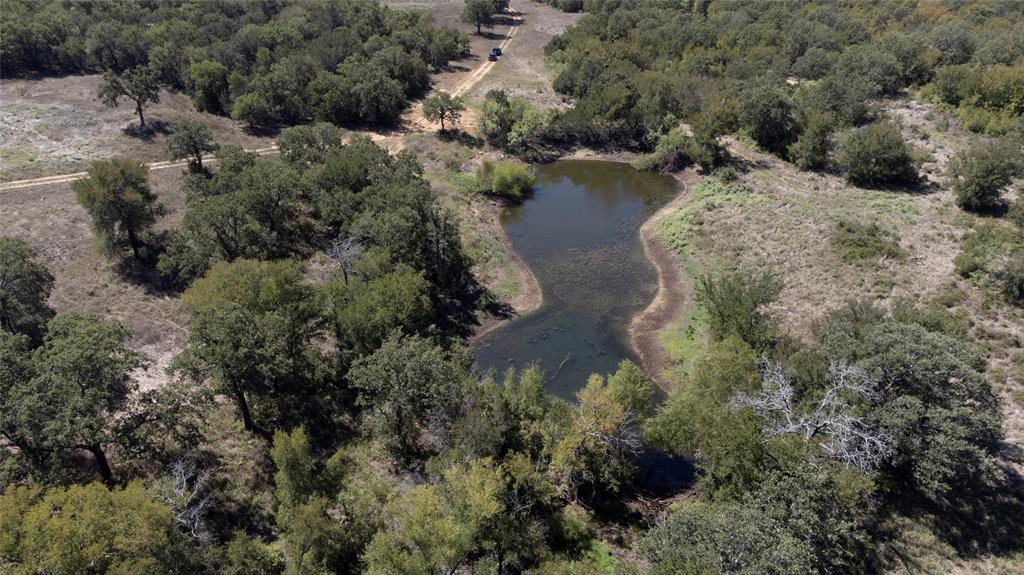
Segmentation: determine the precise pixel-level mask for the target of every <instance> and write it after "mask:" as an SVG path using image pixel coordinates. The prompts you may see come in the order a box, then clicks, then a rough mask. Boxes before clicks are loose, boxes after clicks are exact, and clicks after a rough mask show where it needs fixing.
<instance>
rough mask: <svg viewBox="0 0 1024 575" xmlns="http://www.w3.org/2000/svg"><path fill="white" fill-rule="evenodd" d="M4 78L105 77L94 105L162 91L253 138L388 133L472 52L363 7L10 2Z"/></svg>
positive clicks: (415, 15)
mask: <svg viewBox="0 0 1024 575" xmlns="http://www.w3.org/2000/svg"><path fill="white" fill-rule="evenodd" d="M0 18H2V26H3V28H4V30H5V31H7V33H5V34H4V38H3V42H2V44H0V53H2V54H3V58H4V66H5V74H7V75H12V76H20V75H24V74H29V73H37V72H48V73H53V72H57V73H82V72H92V71H105V72H106V75H105V78H104V82H103V85H102V86H101V89H100V96H101V97H102V98H103V100H104V101H106V102H108V103H110V105H114V104H115V103H116V101H117V99H118V98H119V97H122V96H123V97H127V98H129V99H131V100H132V101H133V102H134V103H135V106H136V112H137V113H138V114H139V122H140V124H142V125H145V118H144V115H143V110H144V108H145V106H146V104H147V103H149V102H155V101H158V99H159V90H160V88H161V87H168V88H173V89H184V90H186V91H187V92H189V93H190V94H191V95H192V98H193V101H194V103H195V105H196V108H197V109H199V110H203V111H208V112H212V113H225V114H226V113H230V114H231V115H232V117H235V118H238V119H240V120H244V121H246V122H247V123H249V124H250V125H251V126H254V127H265V126H269V125H272V124H276V123H282V122H283V123H296V122H301V121H304V120H306V119H308V118H309V117H311V116H316V117H317V118H319V119H325V120H330V121H333V122H335V123H352V124H364V123H387V122H391V121H394V120H395V119H397V117H398V114H400V113H401V111H402V110H403V109H404V107H405V103H406V99H407V98H409V97H413V96H417V95H419V94H421V93H422V92H423V90H424V89H425V88H426V87H427V70H428V67H435V68H437V67H440V66H444V65H445V64H447V63H448V61H449V60H453V59H457V58H460V57H461V56H462V54H463V52H464V51H465V49H466V46H467V43H468V40H467V38H466V36H465V35H464V34H461V33H459V32H457V31H456V30H453V29H451V28H435V27H433V26H432V25H431V23H430V16H429V15H428V14H425V13H422V12H418V11H406V10H392V9H389V8H386V7H384V6H382V5H381V4H379V3H377V2H373V1H370V0H344V1H322V2H295V1H284V2H271V3H265V4H252V5H249V4H232V3H227V4H223V3H215V2H201V3H199V4H196V5H184V4H176V3H173V2H157V3H152V4H139V3H127V4H122V3H103V4H99V5H95V6H94V5H91V4H70V5H68V4H65V3H62V2H59V1H53V2H44V3H40V2H33V1H22V0H17V1H13V2H10V3H5V5H4V10H3V11H2V12H0Z"/></svg>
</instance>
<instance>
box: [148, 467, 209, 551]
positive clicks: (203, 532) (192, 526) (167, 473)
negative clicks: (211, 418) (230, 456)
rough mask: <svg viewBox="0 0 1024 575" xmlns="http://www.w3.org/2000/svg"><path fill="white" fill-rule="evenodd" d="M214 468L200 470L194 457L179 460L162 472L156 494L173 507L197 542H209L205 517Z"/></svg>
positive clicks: (172, 509) (177, 520) (175, 518)
mask: <svg viewBox="0 0 1024 575" xmlns="http://www.w3.org/2000/svg"><path fill="white" fill-rule="evenodd" d="M212 477H213V470H211V469H200V468H199V466H198V465H197V464H196V462H195V460H193V459H191V458H181V459H177V460H175V461H174V463H172V464H171V465H170V466H168V467H167V468H166V469H165V470H164V473H163V477H162V480H161V481H159V482H158V483H157V486H156V489H155V490H154V492H155V493H156V497H157V499H158V500H160V501H163V502H164V503H166V504H167V505H168V506H170V508H171V512H172V513H173V515H174V520H175V521H176V522H177V523H178V525H180V526H181V528H182V529H184V530H185V531H186V532H187V533H188V534H189V535H191V536H192V537H193V538H194V539H196V541H198V542H200V543H202V544H206V543H209V541H210V537H211V536H210V532H209V531H208V530H207V529H206V525H205V523H204V521H203V516H204V515H205V514H206V511H207V509H209V507H210V505H211V503H212V502H211V500H210V493H209V491H208V489H207V488H208V487H209V483H210V479H211V478H212Z"/></svg>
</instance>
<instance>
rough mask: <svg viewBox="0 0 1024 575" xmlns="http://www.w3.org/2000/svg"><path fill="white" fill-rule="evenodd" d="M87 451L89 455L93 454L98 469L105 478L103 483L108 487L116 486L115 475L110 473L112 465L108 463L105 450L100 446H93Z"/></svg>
mask: <svg viewBox="0 0 1024 575" xmlns="http://www.w3.org/2000/svg"><path fill="white" fill-rule="evenodd" d="M86 449H88V450H89V453H92V456H93V458H94V459H95V460H96V469H97V471H99V472H100V476H101V477H103V483H106V484H107V485H113V484H114V474H113V473H112V472H111V471H110V463H108V462H107V454H106V453H103V448H102V447H100V444H98V443H96V444H93V445H91V446H89V447H87V448H86Z"/></svg>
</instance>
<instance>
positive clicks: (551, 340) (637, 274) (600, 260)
mask: <svg viewBox="0 0 1024 575" xmlns="http://www.w3.org/2000/svg"><path fill="white" fill-rule="evenodd" d="M536 174H537V186H536V189H535V192H534V195H533V196H532V197H531V198H529V199H527V200H526V201H524V202H523V203H522V204H521V205H518V206H514V207H510V208H508V209H506V210H505V211H504V212H503V214H502V216H501V224H502V226H503V227H504V228H505V232H506V233H507V234H508V237H509V240H510V241H511V242H512V245H513V247H514V248H515V249H516V251H517V252H518V253H519V255H520V256H521V257H522V258H523V260H524V261H525V262H526V263H527V264H528V265H529V266H530V269H531V270H533V273H534V275H536V276H537V281H538V282H539V283H540V287H541V290H542V291H543V293H544V303H543V305H542V306H541V307H540V309H538V310H537V311H535V312H533V313H531V314H528V315H524V316H521V317H518V318H516V319H514V320H513V321H511V322H509V323H508V324H506V325H505V326H502V327H501V328H499V329H497V330H495V331H493V332H491V333H490V334H488V335H486V336H484V337H483V338H482V339H481V340H480V341H479V342H478V343H477V349H476V358H477V361H478V362H479V364H480V367H481V368H482V369H485V370H486V369H488V368H491V367H493V368H495V369H497V370H498V371H499V372H501V371H504V370H505V369H507V368H508V367H516V368H517V369H522V368H524V367H526V366H528V365H529V364H530V363H532V362H537V363H539V364H540V367H541V368H542V369H543V370H544V372H545V374H546V375H547V377H549V378H550V381H549V382H548V385H547V388H548V391H549V392H551V393H553V394H555V395H558V396H560V397H563V398H570V397H571V396H572V395H573V394H574V393H575V392H576V390H577V389H579V388H580V387H582V386H583V384H584V383H585V382H586V379H587V376H588V375H590V374H591V373H602V374H605V373H611V372H613V371H615V369H616V366H617V365H618V363H619V362H620V361H621V360H622V359H626V358H628V359H632V360H634V361H636V357H635V354H634V353H633V351H632V350H631V347H630V344H629V333H628V332H629V324H630V321H632V318H633V316H635V315H636V314H637V313H638V312H639V311H641V310H642V309H643V308H644V307H646V306H647V305H648V304H649V303H650V302H651V301H652V300H653V299H654V295H655V293H656V292H657V275H656V272H655V270H654V267H653V265H652V264H651V263H650V262H649V261H648V260H647V258H646V257H645V255H644V251H643V246H642V245H641V243H640V233H639V230H640V226H641V225H642V224H643V222H644V221H645V220H646V219H647V218H649V217H650V216H651V215H652V214H653V213H654V212H655V211H657V210H658V208H660V207H661V206H663V205H665V204H666V203H667V202H669V201H670V200H671V199H672V197H673V195H674V194H675V191H676V183H675V180H673V179H672V178H670V177H667V176H661V175H656V174H650V173H646V172H639V171H637V170H635V169H633V168H632V167H631V166H629V165H628V164H623V163H617V162H598V161H590V160H563V161H559V162H555V163H552V164H547V165H543V166H539V167H538V168H537V170H536Z"/></svg>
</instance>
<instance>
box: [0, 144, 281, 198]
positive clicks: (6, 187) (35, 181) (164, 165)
mask: <svg viewBox="0 0 1024 575" xmlns="http://www.w3.org/2000/svg"><path fill="white" fill-rule="evenodd" d="M246 151H247V152H251V153H253V154H257V155H259V156H265V155H267V154H273V153H276V152H277V144H272V145H271V146H269V147H267V148H257V149H255V150H246ZM216 162H217V158H216V157H214V155H213V154H206V155H204V156H203V163H204V164H212V163H216ZM186 165H188V160H174V161H162V162H149V163H148V164H146V167H147V168H148V169H150V170H153V171H155V170H166V169H168V168H182V167H185V166H186ZM88 175H89V173H88V172H75V173H73V174H60V175H57V176H46V177H42V178H32V179H30V180H15V181H13V182H4V183H2V184H0V192H7V191H11V190H20V189H22V188H31V187H33V186H42V185H46V184H64V183H67V182H73V181H75V180H81V179H82V178H84V177H86V176H88Z"/></svg>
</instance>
